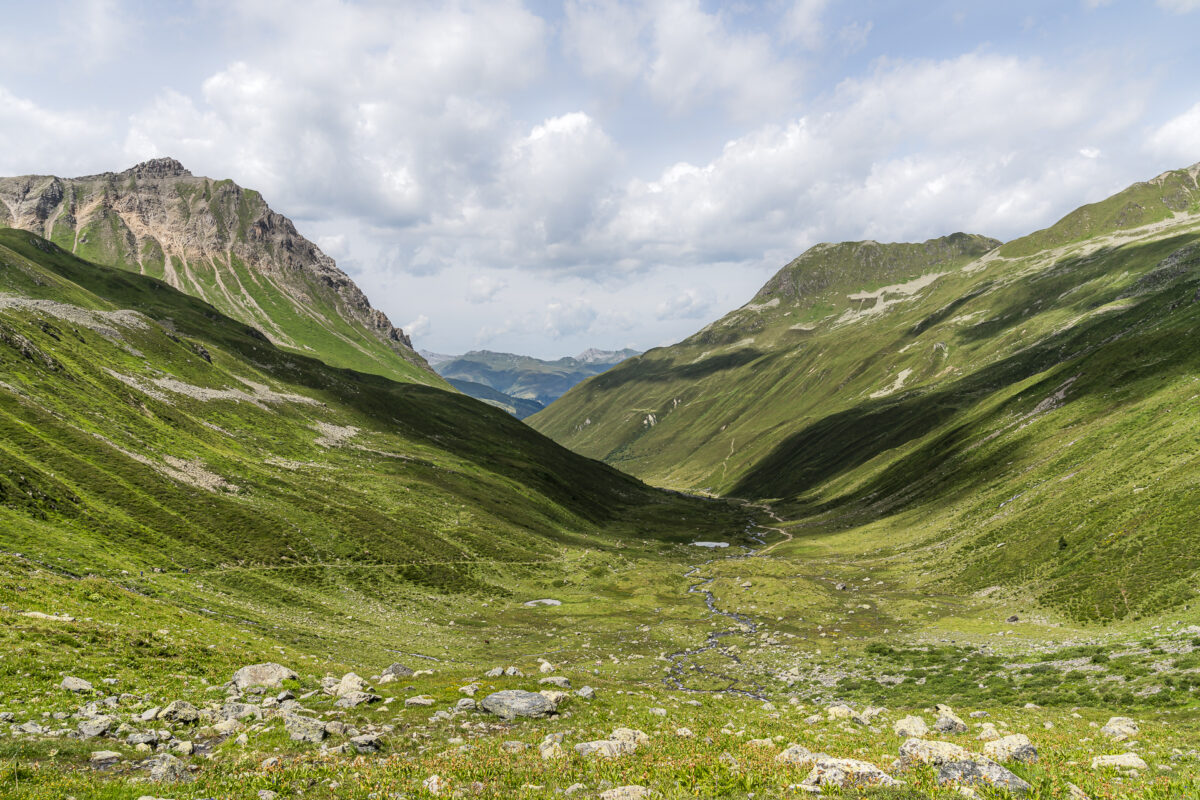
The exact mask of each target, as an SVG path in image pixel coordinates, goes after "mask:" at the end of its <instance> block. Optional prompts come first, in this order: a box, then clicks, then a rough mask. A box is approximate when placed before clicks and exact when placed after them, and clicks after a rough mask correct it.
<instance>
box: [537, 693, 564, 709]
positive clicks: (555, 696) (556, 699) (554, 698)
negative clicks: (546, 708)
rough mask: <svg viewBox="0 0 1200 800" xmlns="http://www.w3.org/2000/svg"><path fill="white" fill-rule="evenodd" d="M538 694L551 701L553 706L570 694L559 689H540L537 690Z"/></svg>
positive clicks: (559, 703)
mask: <svg viewBox="0 0 1200 800" xmlns="http://www.w3.org/2000/svg"><path fill="white" fill-rule="evenodd" d="M538 694H540V695H541V696H542V697H544V698H546V699H547V700H549V701H550V702H551V703H553V704H554V706H555V708H557V707H558V706H559V705H561V704H562V703H564V702H565V701H566V699H567V698H568V697H570V696H571V695H569V694H567V693H566V692H564V691H562V690H561V689H542V690H541V691H540V692H538Z"/></svg>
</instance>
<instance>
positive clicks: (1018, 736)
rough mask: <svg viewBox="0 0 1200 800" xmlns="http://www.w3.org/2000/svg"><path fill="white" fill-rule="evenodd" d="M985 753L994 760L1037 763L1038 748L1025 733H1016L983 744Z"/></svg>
mask: <svg viewBox="0 0 1200 800" xmlns="http://www.w3.org/2000/svg"><path fill="white" fill-rule="evenodd" d="M983 754H984V755H985V756H987V757H988V758H990V759H992V760H993V761H1017V762H1019V763H1021V764H1036V763H1037V760H1038V752H1037V748H1036V747H1034V746H1033V743H1032V742H1030V741H1029V737H1028V736H1026V735H1025V734H1023V733H1014V734H1013V735H1012V736H1005V737H1004V738H1003V739H997V740H996V741H994V742H988V743H987V744H985V745H984V746H983Z"/></svg>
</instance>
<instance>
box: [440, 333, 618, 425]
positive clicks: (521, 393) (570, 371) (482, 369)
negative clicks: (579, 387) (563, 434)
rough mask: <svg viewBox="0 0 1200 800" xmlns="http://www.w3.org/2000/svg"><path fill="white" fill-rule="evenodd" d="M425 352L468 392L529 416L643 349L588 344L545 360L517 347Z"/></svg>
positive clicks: (458, 386)
mask: <svg viewBox="0 0 1200 800" xmlns="http://www.w3.org/2000/svg"><path fill="white" fill-rule="evenodd" d="M420 354H421V355H422V356H423V357H424V358H425V360H426V361H427V362H429V364H430V366H432V367H433V369H434V370H435V371H436V372H437V373H438V374H439V375H441V376H442V377H443V378H445V379H446V380H447V381H449V382H450V384H451V385H452V386H453V387H454V388H456V389H458V390H459V391H460V392H462V393H463V394H467V395H470V396H471V397H474V398H476V399H478V400H482V401H484V402H485V403H490V404H492V405H494V406H497V407H499V408H503V409H504V410H505V411H507V412H509V413H510V414H513V415H514V416H516V417H517V418H518V419H524V418H525V417H528V416H530V415H532V414H535V413H537V412H538V411H540V410H542V409H543V408H545V407H546V406H548V405H550V404H551V403H553V402H554V401H555V400H557V399H558V398H559V397H561V396H562V395H563V394H564V393H565V392H567V390H569V389H570V388H571V387H572V386H574V385H575V384H577V383H579V382H580V381H583V380H587V379H588V378H590V377H592V376H593V375H599V374H600V373H602V372H606V371H608V370H609V369H611V368H612V367H614V366H616V365H617V364H620V363H621V362H622V361H624V360H626V359H628V358H632V357H633V356H636V355H638V351H636V350H616V351H613V350H596V349H594V348H593V349H588V350H585V351H583V352H582V353H580V354H579V355H577V356H575V357H574V358H572V357H570V356H568V357H565V358H559V359H556V360H554V361H543V360H542V359H540V358H533V357H532V356H522V355H516V354H514V353H494V352H492V351H490V350H472V351H471V352H469V353H466V354H464V355H460V356H453V355H445V354H443V353H433V352H430V351H427V350H422V351H420Z"/></svg>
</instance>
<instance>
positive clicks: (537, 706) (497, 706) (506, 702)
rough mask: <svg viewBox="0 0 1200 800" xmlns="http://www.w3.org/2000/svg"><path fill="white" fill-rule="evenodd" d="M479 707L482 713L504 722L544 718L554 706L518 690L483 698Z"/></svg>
mask: <svg viewBox="0 0 1200 800" xmlns="http://www.w3.org/2000/svg"><path fill="white" fill-rule="evenodd" d="M480 705H482V706H483V710H484V711H487V712H489V713H492V714H495V715H496V716H498V717H500V718H501V719H506V720H512V719H515V718H517V717H533V718H538V717H545V716H549V715H550V714H552V713H554V710H555V706H554V704H553V703H551V702H550V700H549V699H547V698H546V697H544V696H542V695H540V694H537V693H535V692H525V691H521V690H519V689H505V690H504V691H500V692H494V693H493V694H489V695H488V696H487V697H485V698H483V702H482V703H481V704H480Z"/></svg>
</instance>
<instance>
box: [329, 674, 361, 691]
mask: <svg viewBox="0 0 1200 800" xmlns="http://www.w3.org/2000/svg"><path fill="white" fill-rule="evenodd" d="M366 688H367V682H366V681H364V680H363V679H362V678H360V677H358V675H356V674H354V673H353V672H347V673H346V674H345V675H343V676H342V679H341V680H340V681H338V684H337V686H335V687H333V696H334V697H345V696H346V695H348V694H354V693H355V692H362V691H366Z"/></svg>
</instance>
